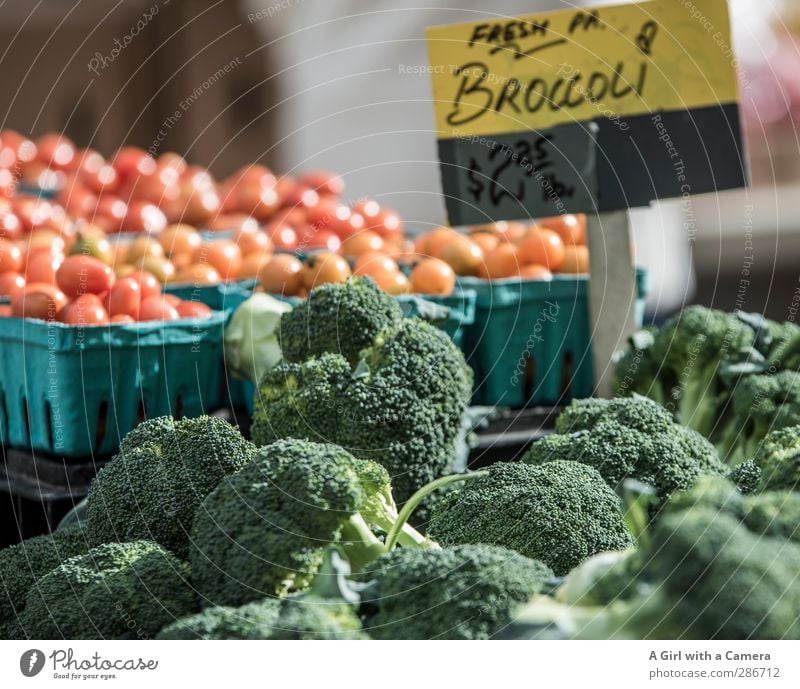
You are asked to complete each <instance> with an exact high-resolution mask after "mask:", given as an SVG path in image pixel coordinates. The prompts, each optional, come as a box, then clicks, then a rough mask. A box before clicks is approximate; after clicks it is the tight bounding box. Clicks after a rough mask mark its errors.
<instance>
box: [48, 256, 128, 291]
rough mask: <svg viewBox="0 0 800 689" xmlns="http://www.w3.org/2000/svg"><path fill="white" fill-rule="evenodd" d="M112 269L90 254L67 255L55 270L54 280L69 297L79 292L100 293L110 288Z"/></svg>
mask: <svg viewBox="0 0 800 689" xmlns="http://www.w3.org/2000/svg"><path fill="white" fill-rule="evenodd" d="M113 281H114V271H112V270H111V267H110V266H107V265H106V264H105V263H103V262H102V261H98V260H97V259H96V258H93V257H92V256H84V255H82V254H78V255H76V256H67V258H65V259H64V262H63V263H62V264H61V265H60V266H59V268H58V270H57V271H56V282H57V283H58V286H59V288H60V289H61V291H62V292H64V294H66V295H67V297H68V298H69V299H75V298H76V297H78V296H79V295H81V294H102V293H103V292H106V291H107V290H109V289H110V288H111V285H112V283H113Z"/></svg>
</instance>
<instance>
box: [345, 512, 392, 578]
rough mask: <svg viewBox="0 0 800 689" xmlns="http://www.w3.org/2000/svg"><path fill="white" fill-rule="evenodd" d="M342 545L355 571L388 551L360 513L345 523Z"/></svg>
mask: <svg viewBox="0 0 800 689" xmlns="http://www.w3.org/2000/svg"><path fill="white" fill-rule="evenodd" d="M340 545H341V546H342V548H343V550H344V552H345V555H347V559H348V560H349V561H350V566H351V567H352V568H353V571H358V570H360V569H362V568H363V567H365V566H366V565H368V564H369V563H370V562H372V561H373V560H375V559H376V558H378V557H380V556H381V555H383V554H385V553H386V552H387V550H388V549H387V548H386V546H384V544H383V543H381V542H380V541H379V540H378V537H377V536H376V535H375V534H374V533H372V530H371V529H370V528H369V525H368V524H367V522H366V521H365V520H364V517H362V516H361V514H359V513H356V514H354V515H352V516H351V517H350V518H349V519H348V520H347V521H346V522H345V523H344V526H343V527H342V534H341V543H340Z"/></svg>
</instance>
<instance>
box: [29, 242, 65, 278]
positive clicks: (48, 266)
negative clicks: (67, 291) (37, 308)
mask: <svg viewBox="0 0 800 689" xmlns="http://www.w3.org/2000/svg"><path fill="white" fill-rule="evenodd" d="M63 261H64V255H63V254H56V255H53V254H52V253H51V252H50V250H49V249H40V250H38V251H34V252H32V253H29V254H28V262H27V264H26V266H25V279H26V280H27V281H28V282H44V283H47V284H50V285H55V282H56V271H57V270H58V269H59V267H60V266H61V263H62V262H63Z"/></svg>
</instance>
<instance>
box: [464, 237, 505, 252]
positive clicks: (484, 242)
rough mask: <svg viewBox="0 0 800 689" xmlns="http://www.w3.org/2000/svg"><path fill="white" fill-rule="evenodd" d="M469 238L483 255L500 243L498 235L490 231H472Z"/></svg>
mask: <svg viewBox="0 0 800 689" xmlns="http://www.w3.org/2000/svg"><path fill="white" fill-rule="evenodd" d="M469 238H470V239H471V240H472V241H473V242H475V244H477V245H478V246H479V247H480V248H481V251H483V253H484V255H486V254H488V253H489V252H490V251H494V249H496V248H497V245H498V244H499V243H500V237H498V236H497V235H496V234H492V233H491V232H474V233H472V234H471V235H470V236H469Z"/></svg>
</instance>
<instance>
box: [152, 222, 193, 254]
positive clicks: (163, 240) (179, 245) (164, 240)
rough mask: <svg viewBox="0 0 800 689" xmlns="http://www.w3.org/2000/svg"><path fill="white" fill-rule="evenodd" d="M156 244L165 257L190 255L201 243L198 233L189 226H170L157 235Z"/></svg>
mask: <svg viewBox="0 0 800 689" xmlns="http://www.w3.org/2000/svg"><path fill="white" fill-rule="evenodd" d="M158 242H159V244H161V246H162V247H163V249H164V251H165V252H166V254H167V256H172V255H173V254H191V253H193V252H194V250H195V249H197V247H199V246H200V245H201V244H202V243H203V238H202V237H201V236H200V233H199V232H198V231H197V230H196V229H194V227H192V226H191V225H181V224H176V225H170V226H169V227H167V228H166V229H165V230H164V231H163V232H162V233H161V234H159V235H158Z"/></svg>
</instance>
